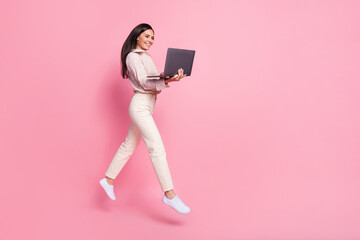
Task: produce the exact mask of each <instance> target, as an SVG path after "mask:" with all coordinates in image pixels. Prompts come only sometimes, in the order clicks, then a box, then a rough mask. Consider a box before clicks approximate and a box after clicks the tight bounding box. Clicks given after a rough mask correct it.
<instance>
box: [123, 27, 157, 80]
mask: <svg viewBox="0 0 360 240" xmlns="http://www.w3.org/2000/svg"><path fill="white" fill-rule="evenodd" d="M148 29H151V30H152V31H153V32H154V30H153V29H152V27H151V26H150V25H149V24H147V23H141V24H139V25H137V26H136V27H135V28H134V29H133V30H132V31H131V33H130V34H129V36H128V37H127V38H126V40H125V42H124V44H123V46H122V49H121V75H122V77H123V78H128V77H129V75H128V72H127V66H126V56H127V55H128V54H129V53H130V51H131V49H134V48H136V44H137V38H138V36H139V35H140V34H141V33H142V32H144V31H146V30H148Z"/></svg>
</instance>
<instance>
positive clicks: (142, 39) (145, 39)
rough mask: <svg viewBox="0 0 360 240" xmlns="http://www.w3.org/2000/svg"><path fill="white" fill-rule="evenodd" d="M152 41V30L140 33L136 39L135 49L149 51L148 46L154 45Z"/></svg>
mask: <svg viewBox="0 0 360 240" xmlns="http://www.w3.org/2000/svg"><path fill="white" fill-rule="evenodd" d="M154 39H155V37H154V32H153V30H151V29H148V30H146V31H144V32H142V33H141V34H140V35H139V36H138V38H137V43H136V49H143V50H145V51H146V50H149V48H150V46H151V45H152V44H153V43H154Z"/></svg>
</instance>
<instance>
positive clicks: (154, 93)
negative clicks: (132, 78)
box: [134, 91, 158, 96]
mask: <svg viewBox="0 0 360 240" xmlns="http://www.w3.org/2000/svg"><path fill="white" fill-rule="evenodd" d="M137 93H139V94H150V95H155V96H157V95H158V94H157V93H156V92H153V93H152V92H149V93H143V92H139V91H134V94H137Z"/></svg>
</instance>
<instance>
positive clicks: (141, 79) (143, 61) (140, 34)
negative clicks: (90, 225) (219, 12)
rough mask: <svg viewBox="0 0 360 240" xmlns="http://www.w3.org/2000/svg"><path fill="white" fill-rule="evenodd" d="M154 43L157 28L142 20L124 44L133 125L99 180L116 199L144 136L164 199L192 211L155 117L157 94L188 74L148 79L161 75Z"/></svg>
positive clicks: (171, 205) (123, 65)
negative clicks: (120, 178) (178, 188)
mask: <svg viewBox="0 0 360 240" xmlns="http://www.w3.org/2000/svg"><path fill="white" fill-rule="evenodd" d="M153 43H154V30H153V29H152V27H151V26H150V25H148V24H145V23H143V24H139V25H138V26H136V27H135V28H134V29H133V30H132V31H131V33H130V34H129V36H128V37H127V39H126V40H125V42H124V45H123V47H122V50H121V62H122V76H123V78H128V79H129V80H130V83H131V84H132V86H133V89H134V96H133V97H132V99H131V102H130V106H129V115H130V118H131V125H130V128H129V131H128V134H127V136H126V139H125V141H124V142H123V143H122V144H121V145H120V147H119V149H118V150H117V152H116V154H115V156H114V158H113V160H112V162H111V163H110V166H109V168H108V169H107V171H106V173H105V178H103V179H101V180H100V184H101V186H102V187H103V188H104V190H105V192H106V193H107V195H108V196H109V197H110V199H112V200H115V194H114V179H115V178H116V176H117V175H118V174H119V172H120V171H121V169H122V168H123V167H124V165H125V164H126V162H127V161H128V160H129V158H130V157H131V155H132V154H133V152H134V151H135V149H136V147H137V146H138V144H139V142H140V140H141V138H142V139H143V140H144V142H145V145H146V147H147V150H148V152H149V155H150V158H151V161H152V164H153V166H154V169H155V172H156V175H157V177H158V180H159V183H160V185H161V188H162V190H163V192H164V196H163V199H162V201H163V202H164V203H165V204H167V205H169V206H170V207H172V208H173V209H175V210H176V211H178V212H180V213H183V214H187V213H189V212H190V208H189V207H188V206H186V205H185V204H184V203H183V202H182V201H181V199H180V198H179V197H178V196H177V195H176V194H175V192H174V187H173V182H172V178H171V174H170V170H169V167H168V163H167V160H166V152H165V148H164V145H163V142H162V139H161V136H160V134H159V131H158V129H157V127H156V125H155V122H154V119H153V118H152V113H153V111H154V107H155V103H156V99H157V94H159V93H160V92H161V90H163V89H165V88H166V87H168V83H169V82H173V81H179V80H180V79H181V78H183V77H185V76H186V74H185V75H184V71H183V69H179V70H178V74H177V75H175V76H174V77H172V78H167V79H165V80H163V79H162V80H153V79H152V80H150V79H147V76H154V75H159V73H158V71H157V69H156V66H155V64H154V62H153V61H152V59H151V55H150V54H148V53H147V50H149V48H150V46H151V45H152V44H153ZM162 74H163V73H161V74H160V75H162Z"/></svg>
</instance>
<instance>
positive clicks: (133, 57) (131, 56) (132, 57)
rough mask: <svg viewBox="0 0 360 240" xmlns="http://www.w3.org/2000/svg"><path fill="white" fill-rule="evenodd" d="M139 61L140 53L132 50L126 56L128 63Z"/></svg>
mask: <svg viewBox="0 0 360 240" xmlns="http://www.w3.org/2000/svg"><path fill="white" fill-rule="evenodd" d="M137 61H140V55H139V54H138V53H135V52H130V53H129V54H128V55H127V56H126V63H130V62H137Z"/></svg>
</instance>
